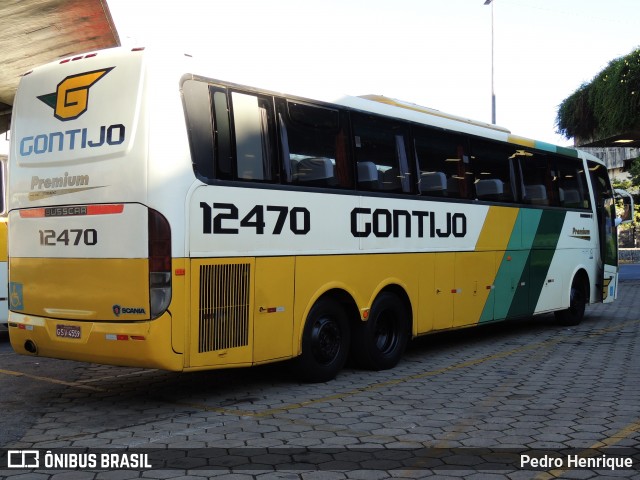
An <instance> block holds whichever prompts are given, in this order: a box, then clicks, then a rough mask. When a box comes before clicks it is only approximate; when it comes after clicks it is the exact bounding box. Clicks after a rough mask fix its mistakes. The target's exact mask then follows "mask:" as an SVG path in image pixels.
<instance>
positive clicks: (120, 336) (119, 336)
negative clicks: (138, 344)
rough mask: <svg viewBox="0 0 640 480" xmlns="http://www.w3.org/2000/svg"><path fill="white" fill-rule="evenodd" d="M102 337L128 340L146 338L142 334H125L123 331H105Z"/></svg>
mask: <svg viewBox="0 0 640 480" xmlns="http://www.w3.org/2000/svg"><path fill="white" fill-rule="evenodd" d="M104 338H105V339H106V340H120V341H129V340H146V338H145V337H144V335H125V334H123V333H117V334H116V333H107V334H106V335H105V336H104Z"/></svg>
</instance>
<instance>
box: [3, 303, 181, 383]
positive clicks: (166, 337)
mask: <svg viewBox="0 0 640 480" xmlns="http://www.w3.org/2000/svg"><path fill="white" fill-rule="evenodd" d="M61 326H65V329H66V330H67V331H68V330H74V331H76V332H77V329H78V328H79V335H80V338H73V337H72V336H69V334H67V335H68V336H66V337H61V336H59V335H58V334H56V331H57V330H60V327H61ZM9 337H10V339H11V346H12V347H13V349H14V350H15V351H16V352H17V353H19V354H22V355H32V356H44V357H52V358H60V359H66V360H79V361H83V362H93V363H101V364H108V365H119V366H127V367H143V368H159V369H163V370H172V371H182V370H183V369H184V360H183V355H181V354H179V353H176V352H175V351H174V350H173V349H172V346H171V315H170V314H169V313H165V314H164V315H162V316H161V317H159V318H157V319H155V320H150V321H142V322H122V321H119V322H117V323H114V322H90V321H75V320H60V319H51V318H44V317H35V316H32V315H22V314H19V313H16V312H9Z"/></svg>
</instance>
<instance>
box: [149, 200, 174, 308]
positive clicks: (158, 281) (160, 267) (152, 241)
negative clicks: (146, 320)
mask: <svg viewBox="0 0 640 480" xmlns="http://www.w3.org/2000/svg"><path fill="white" fill-rule="evenodd" d="M149 301H150V310H151V318H157V317H159V316H160V315H162V314H163V313H164V311H165V310H166V309H167V308H169V302H171V228H170V227H169V222H168V221H167V219H166V218H165V217H164V216H162V215H161V214H160V213H159V212H157V211H155V210H151V209H149Z"/></svg>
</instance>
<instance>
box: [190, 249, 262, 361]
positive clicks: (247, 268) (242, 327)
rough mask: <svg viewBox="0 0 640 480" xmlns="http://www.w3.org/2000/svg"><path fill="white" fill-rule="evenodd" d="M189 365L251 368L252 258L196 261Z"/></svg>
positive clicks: (253, 272)
mask: <svg viewBox="0 0 640 480" xmlns="http://www.w3.org/2000/svg"><path fill="white" fill-rule="evenodd" d="M190 274H191V286H192V288H191V311H192V312H194V314H193V315H192V317H191V318H190V319H189V322H190V328H189V331H190V334H189V360H188V366H189V367H192V368H193V367H195V368H198V367H200V368H202V367H223V366H249V365H251V362H252V353H253V334H252V332H253V314H252V313H253V311H254V308H253V298H254V292H253V288H254V285H255V279H254V277H255V260H254V259H253V258H226V259H193V260H191V267H190Z"/></svg>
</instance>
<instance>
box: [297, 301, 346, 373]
mask: <svg viewBox="0 0 640 480" xmlns="http://www.w3.org/2000/svg"><path fill="white" fill-rule="evenodd" d="M349 333H350V332H349V322H348V320H347V315H346V313H345V310H344V308H342V305H341V304H340V303H338V302H337V301H335V300H333V299H330V298H324V299H320V300H318V301H317V302H316V304H315V305H314V306H313V307H312V308H311V310H310V311H309V315H308V316H307V321H306V323H305V326H304V332H303V334H302V354H301V355H300V356H299V357H298V358H297V359H296V362H295V370H296V373H297V376H298V377H299V378H300V379H302V380H304V381H308V382H327V381H329V380H332V379H334V378H335V377H336V375H337V374H338V372H339V371H340V370H341V369H342V367H343V366H344V364H345V362H346V360H347V356H348V353H349V342H350V335H349Z"/></svg>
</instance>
